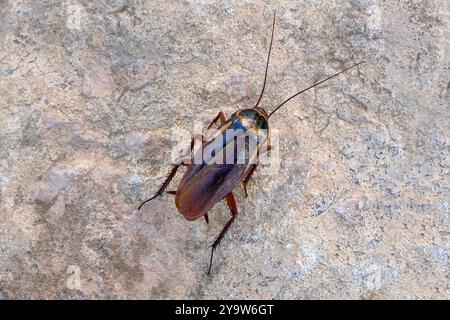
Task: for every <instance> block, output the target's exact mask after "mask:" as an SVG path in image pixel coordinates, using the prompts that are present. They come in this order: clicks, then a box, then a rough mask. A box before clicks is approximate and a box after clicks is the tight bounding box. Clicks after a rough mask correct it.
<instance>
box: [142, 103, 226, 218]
mask: <svg viewBox="0 0 450 320" xmlns="http://www.w3.org/2000/svg"><path fill="white" fill-rule="evenodd" d="M219 119H220V121H221V123H224V122H225V121H226V119H225V115H224V114H223V112H222V111H220V112H219V114H218V115H217V116H216V117H215V118H214V120H213V121H212V122H211V124H210V125H209V126H208V129H209V128H211V126H212V125H213V124H214V123H216V122H217V120H219ZM200 137H201V141H202V143H203V138H204V136H203V135H200ZM195 139H196V137H195V136H194V137H192V140H191V151H192V149H193V148H194V145H195ZM181 164H182V165H188V163H185V161H183V162H181V163H180V164H177V165H175V166H174V167H173V168H172V171H170V173H169V175H168V176H167V178H166V180H165V181H164V182H163V184H162V185H161V187H160V188H159V190H158V192H156V194H155V195H154V196H153V197H151V198H150V199H147V200H145V201H144V202H142V203H141V204H140V205H139V207H138V210H141V208H142V206H143V205H144V204H146V203H147V202H149V201H151V200H153V199H155V198H156V197H158V196H160V195H162V194H163V192H164V191H165V190H166V188H167V186H168V185H169V183H170V181H172V179H173V177H174V176H175V174H176V173H177V170H178V168H179V167H180V165H181ZM168 193H170V194H173V192H172V191H169V192H168ZM205 219H207V218H205ZM207 222H208V221H207Z"/></svg>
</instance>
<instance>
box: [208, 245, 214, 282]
mask: <svg viewBox="0 0 450 320" xmlns="http://www.w3.org/2000/svg"><path fill="white" fill-rule="evenodd" d="M213 255H214V247H213V246H211V258H209V268H208V272H207V273H206V274H207V275H208V276H209V275H210V274H211V268H212V262H213Z"/></svg>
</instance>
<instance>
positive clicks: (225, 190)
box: [138, 13, 364, 274]
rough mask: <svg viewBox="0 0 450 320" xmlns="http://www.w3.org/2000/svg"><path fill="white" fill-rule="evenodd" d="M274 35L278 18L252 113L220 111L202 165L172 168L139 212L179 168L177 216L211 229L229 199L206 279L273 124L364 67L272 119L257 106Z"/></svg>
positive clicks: (205, 142)
mask: <svg viewBox="0 0 450 320" xmlns="http://www.w3.org/2000/svg"><path fill="white" fill-rule="evenodd" d="M274 31H275V13H274V15H273V22H272V35H271V39H270V45H269V53H268V55H267V61H266V68H265V75H264V82H263V86H262V90H261V93H260V95H259V99H258V101H257V102H256V104H255V106H254V107H253V108H251V109H242V110H238V111H236V112H235V113H234V114H233V115H232V116H231V117H230V118H229V119H228V120H227V119H226V118H225V115H224V113H223V112H222V111H221V112H219V114H218V115H217V116H216V117H215V118H214V120H213V121H212V122H211V123H210V125H209V126H208V130H209V129H211V127H212V126H213V125H214V124H216V123H217V121H220V126H219V127H218V130H217V131H216V132H217V133H216V134H214V135H212V137H211V136H208V135H207V134H205V135H202V136H201V140H202V145H201V147H200V148H199V149H198V150H196V151H195V152H194V156H193V155H192V154H191V160H192V159H194V158H195V159H198V157H197V156H198V155H200V159H201V161H197V162H199V163H195V162H192V161H186V160H184V161H182V162H180V163H178V164H176V165H174V166H173V168H172V170H171V171H170V173H169V175H168V176H167V178H166V180H165V181H164V183H163V184H162V186H161V187H160V188H159V190H158V191H157V192H156V194H155V195H154V196H153V197H151V198H150V199H148V200H145V201H144V202H142V203H141V205H140V206H139V208H138V209H141V207H142V206H143V205H144V204H145V203H147V202H149V201H150V200H153V199H155V198H156V197H158V196H160V195H162V194H163V193H164V192H165V190H166V188H167V186H168V185H169V183H170V181H171V180H172V179H173V177H174V176H175V174H176V173H177V170H178V168H179V167H180V165H184V166H186V167H187V169H186V172H185V173H184V176H183V177H182V179H181V181H180V183H179V185H178V189H177V190H176V191H167V193H169V194H172V195H175V205H176V207H177V209H178V211H179V212H180V213H181V214H182V215H183V216H184V217H185V218H186V219H187V220H196V219H198V218H200V217H204V218H205V220H206V223H209V219H208V211H209V210H210V209H211V208H212V207H214V205H215V204H216V203H217V202H219V201H221V200H223V199H226V201H227V204H228V207H229V209H230V211H231V218H230V220H229V221H228V222H227V224H226V225H225V226H224V227H223V229H222V231H221V232H220V234H219V235H218V237H217V238H216V240H215V241H214V243H213V244H212V246H211V257H210V263H209V268H208V274H210V272H211V266H212V261H213V255H214V250H215V249H216V247H217V246H218V245H219V244H220V242H221V240H222V239H223V237H224V235H225V233H226V232H227V231H228V229H229V228H230V226H231V224H232V223H233V221H234V220H235V219H236V216H237V213H238V210H237V206H236V201H235V199H234V196H233V189H234V188H235V187H236V186H237V185H238V184H239V183H240V182H243V186H244V191H245V196H246V197H247V195H248V194H247V184H248V182H249V180H250V178H251V176H252V175H253V173H254V171H255V169H256V167H257V165H258V162H257V160H258V156H259V155H260V151H261V150H262V146H265V147H266V149H265V150H266V151H267V152H268V151H269V150H270V135H269V118H270V117H271V116H272V115H273V114H274V113H275V112H276V111H277V110H279V109H280V108H281V107H282V106H283V105H285V104H286V103H287V102H288V101H290V100H291V99H293V98H294V97H296V96H298V95H300V94H301V93H303V92H305V91H307V90H309V89H312V88H314V87H315V86H318V85H319V84H321V83H323V82H325V81H328V80H330V79H331V78H334V77H336V76H337V75H339V74H341V73H343V72H345V71H347V70H349V69H351V68H354V67H356V66H358V65H360V64H361V63H363V62H364V61H362V62H359V63H356V64H354V65H352V66H350V67H348V68H345V69H343V70H341V71H339V72H337V73H335V74H333V75H331V76H329V77H327V78H325V79H323V80H321V81H319V82H316V83H314V84H313V85H311V86H309V87H307V88H305V89H303V90H301V91H299V92H297V93H296V94H294V95H292V96H290V97H289V98H288V99H286V100H285V101H283V102H282V103H281V104H279V105H278V106H277V107H276V108H275V109H273V110H272V111H271V112H270V113H267V112H266V111H265V110H264V109H263V108H261V107H260V106H259V102H260V101H261V98H262V97H263V94H264V89H265V86H266V80H267V71H268V68H269V60H270V52H271V51H272V42H273V35H274ZM250 140H251V141H252V142H253V145H254V146H256V147H254V148H252V149H250V148H249V146H250V143H249V141H250ZM239 141H242V143H239ZM244 141H245V142H244ZM194 145H195V137H194V138H192V141H191V151H192V150H193V149H194ZM217 151H222V152H217ZM199 153H200V154H199ZM219 153H220V155H219ZM218 158H220V160H222V162H219V161H217V160H218Z"/></svg>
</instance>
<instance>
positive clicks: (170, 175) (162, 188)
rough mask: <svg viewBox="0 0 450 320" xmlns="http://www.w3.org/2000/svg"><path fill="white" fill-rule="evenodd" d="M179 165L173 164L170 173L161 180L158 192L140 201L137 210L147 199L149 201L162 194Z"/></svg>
mask: <svg viewBox="0 0 450 320" xmlns="http://www.w3.org/2000/svg"><path fill="white" fill-rule="evenodd" d="M179 166H180V165H179V164H177V165H175V166H174V167H173V168H172V170H171V171H170V173H169V175H168V176H167V178H166V180H165V181H164V182H163V184H162V185H161V187H160V188H159V190H158V192H156V194H155V195H154V196H153V197H151V198H150V199H147V200H145V201H144V202H142V203H141V204H140V205H139V207H138V210H141V208H142V206H143V205H144V204H146V203H147V202H149V201H151V200H153V199H155V198H156V197H159V196H160V195H162V194H163V192H164V191H165V190H166V188H167V186H168V185H169V183H170V181H171V180H172V179H173V177H174V176H175V174H176V173H177V170H178V167H179Z"/></svg>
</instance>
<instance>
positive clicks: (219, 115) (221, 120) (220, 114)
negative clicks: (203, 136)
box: [208, 111, 227, 129]
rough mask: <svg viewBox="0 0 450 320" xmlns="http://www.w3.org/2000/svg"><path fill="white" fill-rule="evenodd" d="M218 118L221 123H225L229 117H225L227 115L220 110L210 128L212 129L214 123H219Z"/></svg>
mask: <svg viewBox="0 0 450 320" xmlns="http://www.w3.org/2000/svg"><path fill="white" fill-rule="evenodd" d="M217 120H220V123H221V124H224V123H225V121H227V119H226V118H225V115H224V114H223V112H222V111H220V112H219V114H218V115H217V116H216V117H215V118H214V120H213V121H212V122H211V123H210V124H209V126H208V129H211V127H212V126H213V124H216V123H217Z"/></svg>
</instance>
